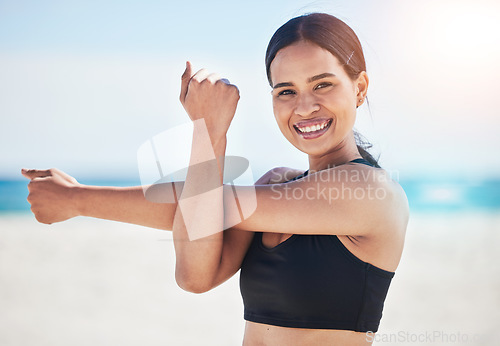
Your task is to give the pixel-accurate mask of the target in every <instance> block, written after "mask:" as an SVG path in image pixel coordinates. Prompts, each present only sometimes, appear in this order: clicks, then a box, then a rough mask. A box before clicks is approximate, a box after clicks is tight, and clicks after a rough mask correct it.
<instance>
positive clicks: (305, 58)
mask: <svg viewBox="0 0 500 346" xmlns="http://www.w3.org/2000/svg"><path fill="white" fill-rule="evenodd" d="M270 72H271V79H272V84H273V91H272V97H273V109H274V115H275V117H276V121H277V122H278V126H279V128H280V130H281V132H282V133H283V135H284V136H285V137H286V138H287V139H288V141H290V143H292V144H293V145H294V146H295V147H297V148H298V149H299V150H301V151H303V152H305V153H307V154H309V155H313V156H323V155H325V154H328V153H330V152H335V151H337V150H339V149H341V148H342V147H344V144H345V143H346V141H348V140H349V136H350V137H352V136H353V135H352V128H353V126H354V121H355V119H356V107H357V106H358V105H359V104H360V102H359V101H360V99H362V98H364V95H365V93H366V88H367V86H368V79H367V77H366V73H365V72H362V73H361V74H360V76H359V77H358V78H357V80H355V81H353V80H352V79H351V78H350V77H349V76H348V75H347V73H346V72H345V70H344V68H343V67H342V65H341V64H340V63H339V61H338V59H337V58H336V57H335V56H334V55H333V54H331V53H330V52H329V51H327V50H325V49H323V48H321V47H319V46H317V45H315V44H313V43H309V42H304V41H301V42H297V43H295V44H293V45H291V46H288V47H286V48H283V49H281V50H280V51H278V53H277V54H276V57H275V58H274V60H273V62H272V63H271V66H270Z"/></svg>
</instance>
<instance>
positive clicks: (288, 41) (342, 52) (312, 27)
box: [266, 13, 380, 167]
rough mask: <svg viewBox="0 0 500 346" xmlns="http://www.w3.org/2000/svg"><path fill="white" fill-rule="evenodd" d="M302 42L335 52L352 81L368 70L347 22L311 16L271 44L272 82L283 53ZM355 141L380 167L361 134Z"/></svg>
mask: <svg viewBox="0 0 500 346" xmlns="http://www.w3.org/2000/svg"><path fill="white" fill-rule="evenodd" d="M299 41H308V42H311V43H314V44H316V45H318V46H320V47H321V48H324V49H326V50H328V51H329V52H330V53H332V54H333V55H334V56H335V57H336V58H337V59H338V60H339V61H340V62H341V63H342V62H344V64H343V67H344V70H345V71H346V73H347V74H348V75H349V77H351V79H353V80H354V79H356V78H357V77H358V76H359V74H360V73H361V72H362V71H366V63H365V57H364V54H363V48H362V47H361V43H360V42H359V39H358V37H357V36H356V34H355V33H354V31H353V30H352V29H351V28H350V27H349V26H348V25H347V24H346V23H344V22H343V21H341V20H340V19H338V18H337V17H334V16H332V15H329V14H326V13H311V14H306V15H302V16H299V17H296V18H292V19H290V20H289V21H288V22H286V23H285V24H283V25H282V26H281V27H280V28H279V29H278V30H276V32H275V33H274V35H273V37H271V40H270V41H269V45H268V46H267V51H266V73H267V79H268V81H269V84H270V85H271V86H272V80H271V71H270V68H271V63H272V61H273V60H274V58H275V56H276V54H277V53H278V51H279V50H281V49H283V48H285V47H288V46H290V45H292V44H294V43H296V42H299ZM354 138H355V139H356V145H357V147H358V151H359V153H360V154H361V156H362V157H363V158H364V159H365V160H367V161H368V162H370V163H371V164H373V165H375V166H376V167H380V166H379V164H378V161H377V160H376V159H375V158H374V157H373V156H372V155H371V154H370V153H369V152H368V149H369V148H371V147H372V145H371V144H370V142H368V141H367V140H366V139H364V137H363V136H361V135H360V134H359V133H358V132H357V131H354Z"/></svg>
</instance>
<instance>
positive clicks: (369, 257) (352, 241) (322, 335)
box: [243, 232, 404, 346]
mask: <svg viewBox="0 0 500 346" xmlns="http://www.w3.org/2000/svg"><path fill="white" fill-rule="evenodd" d="M291 236H292V234H283V233H269V232H266V233H264V234H263V235H262V244H263V245H264V246H265V247H267V248H273V247H275V246H277V245H279V244H280V243H282V242H284V241H285V240H287V239H288V238H290V237H291ZM338 238H339V240H340V241H341V242H342V244H344V246H345V247H346V248H347V249H348V250H349V251H350V252H351V253H352V254H353V255H355V256H356V257H358V258H359V259H361V260H362V261H365V262H368V263H371V264H373V265H375V266H377V267H379V268H381V269H384V270H387V271H394V270H395V269H396V267H397V265H398V263H399V258H400V257H401V251H402V245H403V240H404V237H403V236H402V237H401V238H403V239H397V238H398V237H394V238H396V239H393V240H392V241H387V240H385V241H384V242H382V241H381V240H376V239H374V240H368V239H357V238H354V237H349V236H338ZM372 339H373V338H370V337H369V336H367V334H366V333H360V332H353V331H348V330H331V329H302V328H286V327H278V326H273V325H269V324H261V323H254V322H250V321H246V324H245V338H244V341H243V345H244V346H257V345H266V346H274V345H277V346H278V345H290V346H293V345H297V346H298V345H353V346H354V345H371V340H372Z"/></svg>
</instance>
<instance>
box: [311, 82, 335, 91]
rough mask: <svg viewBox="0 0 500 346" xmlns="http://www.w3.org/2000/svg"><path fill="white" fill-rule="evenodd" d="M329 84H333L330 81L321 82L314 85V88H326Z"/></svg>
mask: <svg viewBox="0 0 500 346" xmlns="http://www.w3.org/2000/svg"><path fill="white" fill-rule="evenodd" d="M330 86H333V84H332V83H330V82H322V83H319V84H318V85H316V86H315V87H314V90H318V89H324V88H327V87H330Z"/></svg>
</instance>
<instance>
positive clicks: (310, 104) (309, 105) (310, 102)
mask: <svg viewBox="0 0 500 346" xmlns="http://www.w3.org/2000/svg"><path fill="white" fill-rule="evenodd" d="M296 100H297V103H296V105H295V114H297V115H300V116H301V117H307V116H309V115H311V114H312V113H314V112H317V111H319V108H320V106H319V103H318V102H317V100H316V98H315V97H314V95H311V94H310V93H303V94H299V95H298V97H297V99H296Z"/></svg>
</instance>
